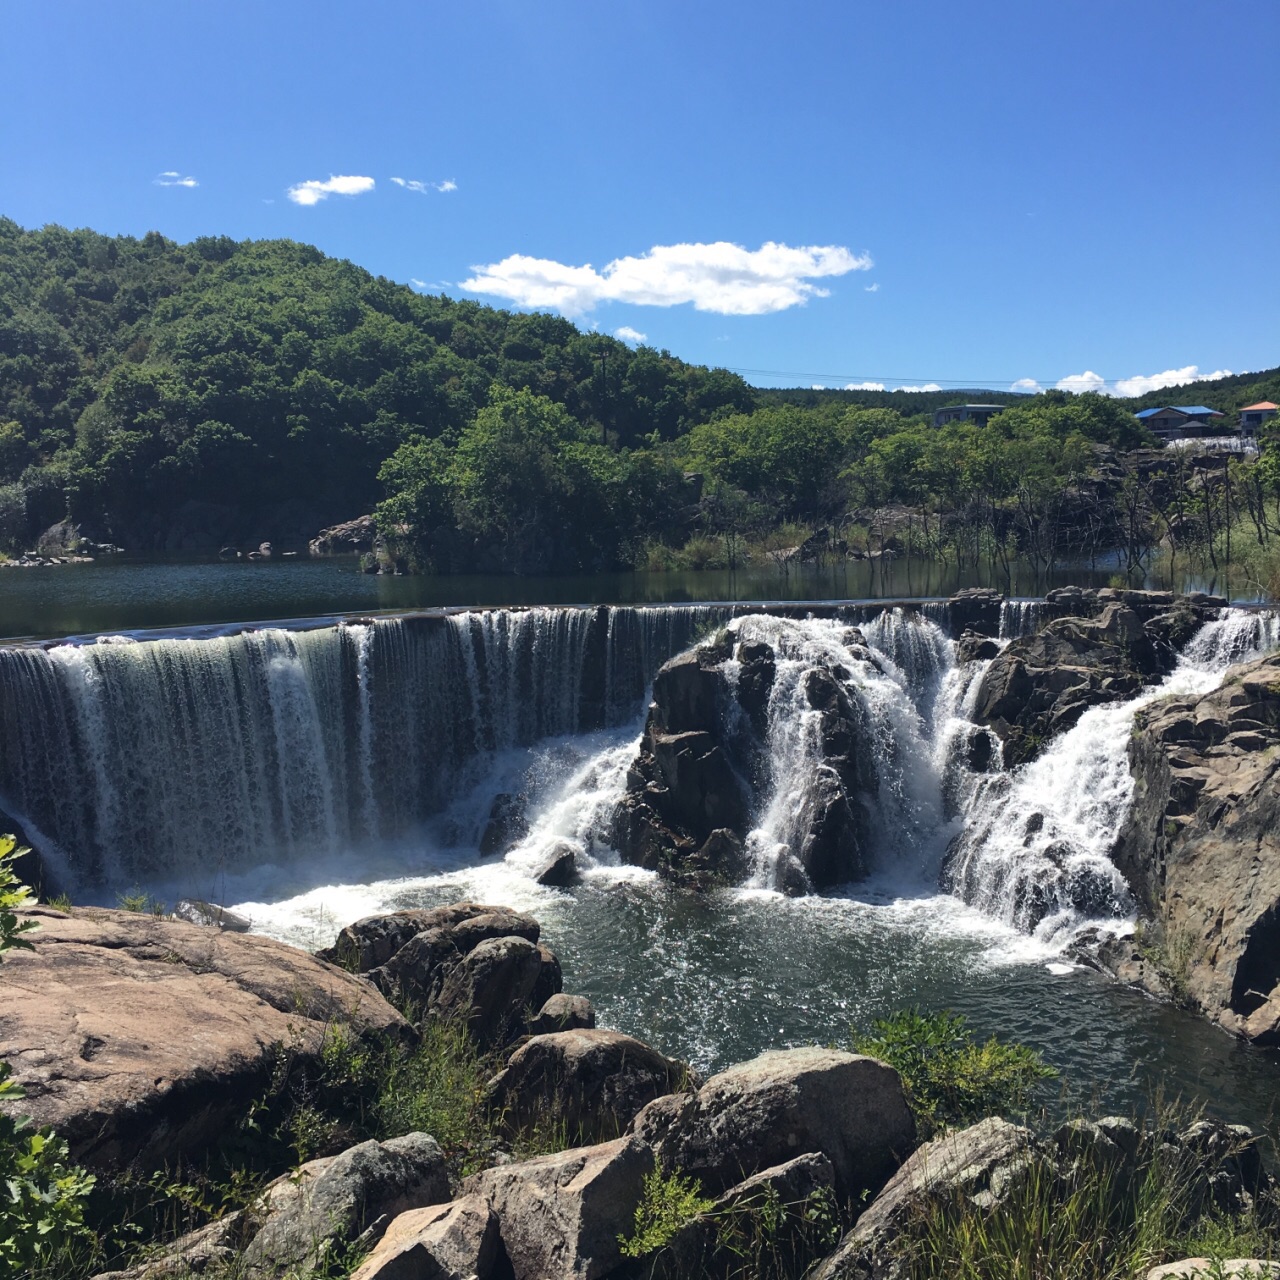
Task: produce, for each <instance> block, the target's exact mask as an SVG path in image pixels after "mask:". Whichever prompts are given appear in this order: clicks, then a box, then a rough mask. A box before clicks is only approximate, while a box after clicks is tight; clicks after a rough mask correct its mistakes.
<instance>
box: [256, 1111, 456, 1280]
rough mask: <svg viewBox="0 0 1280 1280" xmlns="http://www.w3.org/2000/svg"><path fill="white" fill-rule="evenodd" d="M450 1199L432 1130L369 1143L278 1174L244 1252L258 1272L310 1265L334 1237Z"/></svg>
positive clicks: (272, 1273) (370, 1230) (369, 1232)
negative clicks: (284, 1174) (429, 1135)
mask: <svg viewBox="0 0 1280 1280" xmlns="http://www.w3.org/2000/svg"><path fill="white" fill-rule="evenodd" d="M448 1199H449V1176H448V1173H447V1171H446V1168H445V1159H444V1155H443V1154H442V1152H441V1150H440V1147H439V1146H438V1144H437V1143H436V1141H435V1140H434V1139H433V1138H430V1137H428V1136H427V1135H426V1134H424V1133H411V1134H408V1135H407V1136H406V1137H403V1138H392V1139H391V1140H390V1141H388V1142H381V1143H379V1142H372V1141H371V1142H362V1143H360V1144H359V1146H355V1147H351V1148H349V1149H348V1150H346V1151H344V1152H343V1153H342V1154H341V1155H338V1156H332V1157H330V1158H328V1159H325V1160H312V1161H310V1162H308V1163H307V1164H304V1165H302V1166H301V1167H300V1168H299V1169H297V1170H295V1171H294V1172H293V1173H291V1174H289V1175H287V1176H286V1177H283V1178H280V1179H277V1180H276V1182H274V1183H273V1184H272V1185H271V1186H270V1187H269V1188H268V1189H267V1191H266V1192H265V1193H264V1194H263V1196H262V1198H261V1200H260V1201H259V1202H258V1203H257V1204H255V1205H254V1206H252V1208H251V1210H250V1212H249V1215H248V1216H249V1217H251V1218H254V1219H257V1220H259V1221H260V1223H261V1225H260V1226H258V1227H257V1229H256V1230H255V1231H254V1232H253V1238H252V1239H251V1240H250V1241H249V1243H248V1244H247V1245H246V1246H245V1248H244V1251H243V1253H242V1255H241V1265H242V1267H243V1268H244V1270H245V1271H246V1272H247V1273H248V1275H250V1276H261V1277H263V1280H274V1277H277V1276H279V1275H282V1274H286V1273H288V1272H290V1271H291V1270H293V1271H297V1272H303V1271H306V1270H307V1269H308V1268H314V1267H316V1266H317V1265H318V1264H319V1263H320V1262H321V1261H322V1260H323V1259H325V1258H326V1257H327V1256H328V1254H329V1252H330V1251H331V1250H332V1248H333V1245H334V1244H350V1243H353V1242H354V1241H356V1240H358V1239H363V1241H364V1242H367V1241H368V1240H369V1239H370V1237H371V1236H372V1237H373V1238H375V1239H376V1238H377V1236H378V1235H380V1234H381V1232H382V1231H383V1230H384V1229H385V1227H386V1225H387V1223H388V1222H389V1221H390V1220H391V1219H392V1218H394V1217H396V1216H397V1215H398V1214H401V1213H404V1212H406V1211H407V1210H410V1209H419V1208H421V1207H423V1206H424V1205H432V1204H441V1203H443V1202H444V1201H446V1200H448Z"/></svg>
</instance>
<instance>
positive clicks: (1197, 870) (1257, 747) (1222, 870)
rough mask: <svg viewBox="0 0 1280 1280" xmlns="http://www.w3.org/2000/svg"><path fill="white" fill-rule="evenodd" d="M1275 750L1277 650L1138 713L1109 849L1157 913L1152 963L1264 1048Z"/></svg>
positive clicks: (1275, 954)
mask: <svg viewBox="0 0 1280 1280" xmlns="http://www.w3.org/2000/svg"><path fill="white" fill-rule="evenodd" d="M1277 747H1280V655H1277V656H1273V657H1269V658H1263V659H1261V660H1258V661H1255V662H1252V663H1248V664H1246V665H1243V666H1240V667H1235V668H1232V670H1231V671H1230V672H1229V673H1228V675H1227V677H1226V679H1225V680H1224V682H1223V684H1222V685H1221V686H1220V687H1219V688H1217V689H1215V690H1213V691H1212V692H1210V693H1207V694H1204V695H1203V696H1201V697H1189V698H1168V699H1163V700H1161V701H1159V702H1156V703H1153V704H1151V705H1149V706H1147V707H1144V708H1142V709H1140V710H1139V711H1138V713H1137V716H1136V717H1135V721H1134V729H1133V734H1132V737H1131V738H1130V742H1129V765H1130V770H1131V772H1132V774H1133V778H1134V798H1133V803H1132V805H1131V807H1130V810H1129V814H1128V817H1127V819H1126V821H1125V825H1124V827H1123V828H1122V830H1121V833H1120V837H1119V840H1118V841H1117V844H1116V848H1115V851H1114V853H1113V855H1112V856H1113V860H1114V861H1115V863H1116V865H1117V866H1118V867H1119V868H1120V870H1121V871H1122V872H1123V873H1124V875H1125V877H1126V879H1127V880H1128V882H1129V884H1130V886H1131V887H1132V888H1133V891H1134V894H1135V896H1136V897H1137V898H1138V900H1139V901H1140V902H1141V903H1142V904H1143V907H1144V908H1145V910H1146V911H1147V912H1149V913H1150V914H1151V916H1152V917H1153V919H1154V923H1153V925H1152V926H1150V927H1149V930H1148V935H1149V942H1148V948H1147V950H1148V955H1149V956H1150V957H1151V958H1152V959H1154V960H1155V961H1157V962H1158V963H1156V964H1153V965H1151V966H1150V968H1151V969H1152V970H1154V971H1156V973H1157V976H1160V977H1162V978H1163V979H1164V980H1165V981H1166V982H1167V981H1168V980H1169V977H1170V975H1173V977H1174V978H1175V979H1176V981H1177V985H1178V987H1179V988H1180V990H1181V993H1182V995H1183V996H1184V998H1185V999H1186V1000H1187V1001H1189V1002H1190V1003H1191V1004H1192V1005H1193V1006H1195V1007H1197V1008H1199V1009H1201V1010H1202V1011H1203V1012H1204V1013H1205V1014H1207V1015H1208V1016H1209V1017H1210V1018H1212V1019H1214V1020H1215V1021H1217V1022H1218V1023H1220V1024H1221V1025H1222V1026H1223V1027H1225V1028H1226V1029H1227V1030H1229V1031H1232V1032H1234V1033H1235V1034H1237V1035H1240V1036H1243V1037H1245V1038H1246V1039H1249V1040H1252V1041H1254V1042H1255V1043H1258V1044H1262V1045H1278V1044H1280V834H1278V833H1280V774H1278V770H1280V751H1277V750H1276V748H1277ZM1161 969H1163V971H1164V972H1163V973H1162V974H1161V973H1159V970H1161ZM1137 976H1138V978H1139V980H1142V981H1143V985H1144V986H1146V985H1149V984H1148V983H1147V982H1146V981H1145V980H1144V975H1142V974H1139V975H1137Z"/></svg>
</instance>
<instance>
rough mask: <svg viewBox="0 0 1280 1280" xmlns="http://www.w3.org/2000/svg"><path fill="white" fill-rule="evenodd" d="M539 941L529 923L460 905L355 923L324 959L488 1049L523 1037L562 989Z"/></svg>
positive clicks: (506, 911)
mask: <svg viewBox="0 0 1280 1280" xmlns="http://www.w3.org/2000/svg"><path fill="white" fill-rule="evenodd" d="M540 935H541V926H540V925H539V924H538V922H537V921H536V920H535V919H534V918H533V917H532V916H527V915H522V914H521V913H520V912H518V911H512V910H511V909H510V908H509V907H492V906H483V905H480V904H478V903H474V902H458V903H454V904H452V905H451V906H447V907H435V908H431V909H422V910H417V909H414V910H407V911H396V912H393V913H391V914H389V915H382V916H370V917H368V918H366V919H364V920H357V921H356V922H355V924H352V925H348V926H347V927H346V928H345V929H343V930H342V932H341V933H340V934H339V935H338V938H337V941H336V942H335V943H334V944H333V946H332V947H329V948H327V949H326V950H324V951H322V952H320V955H321V956H322V958H324V959H327V960H332V961H334V962H336V963H339V964H342V965H345V966H346V967H347V968H349V969H351V970H352V971H353V972H355V973H359V974H363V975H364V976H365V977H367V978H368V979H369V981H371V982H372V983H373V984H374V985H375V986H376V987H377V988H378V989H379V990H380V991H383V992H385V993H386V994H387V995H388V996H390V997H392V998H394V999H396V1000H397V1001H399V1002H401V1003H405V1002H407V1003H409V1004H412V1005H413V1006H414V1007H416V1008H418V1009H420V1010H421V1011H422V1013H423V1014H424V1015H429V1016H435V1017H441V1018H450V1019H454V1018H456V1019H462V1020H465V1021H466V1023H467V1025H468V1026H469V1027H470V1029H471V1032H472V1034H473V1035H474V1036H475V1038H476V1040H477V1042H478V1043H479V1044H481V1045H482V1046H484V1047H486V1048H490V1047H495V1046H501V1045H506V1044H510V1043H511V1042H512V1041H513V1040H515V1039H517V1038H518V1037H519V1036H521V1035H522V1034H524V1031H525V1027H526V1024H527V1023H528V1022H529V1020H530V1019H531V1018H533V1017H535V1016H536V1015H537V1014H538V1012H539V1011H540V1010H541V1009H542V1008H543V1006H544V1005H545V1004H546V1003H547V1001H548V1000H549V999H550V998H551V997H552V996H554V995H556V994H558V993H559V992H560V990H561V987H562V986H563V979H562V977H561V974H560V962H559V961H558V960H557V959H556V957H555V955H554V953H552V952H551V951H550V950H549V949H548V948H547V947H544V946H541V945H539V943H538V938H539V936H540Z"/></svg>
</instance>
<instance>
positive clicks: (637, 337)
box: [613, 324, 649, 344]
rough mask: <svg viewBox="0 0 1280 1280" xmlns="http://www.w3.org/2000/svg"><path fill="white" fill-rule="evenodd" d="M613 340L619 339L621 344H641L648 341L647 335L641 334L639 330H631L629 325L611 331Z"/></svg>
mask: <svg viewBox="0 0 1280 1280" xmlns="http://www.w3.org/2000/svg"><path fill="white" fill-rule="evenodd" d="M613 336H614V337H615V338H621V339H622V341H623V342H634V343H637V344H639V343H641V342H647V341H648V340H649V335H648V334H647V333H641V332H640V330H639V329H633V328H632V327H631V326H630V325H629V324H624V325H621V326H619V327H618V328H617V329H615V330H614V331H613Z"/></svg>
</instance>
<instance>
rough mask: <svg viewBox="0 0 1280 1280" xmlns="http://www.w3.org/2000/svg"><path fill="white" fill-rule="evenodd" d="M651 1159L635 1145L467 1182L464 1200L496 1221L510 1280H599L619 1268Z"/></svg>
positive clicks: (577, 1153)
mask: <svg viewBox="0 0 1280 1280" xmlns="http://www.w3.org/2000/svg"><path fill="white" fill-rule="evenodd" d="M653 1168H654V1158H653V1152H652V1151H651V1150H650V1148H649V1147H648V1146H647V1145H646V1144H645V1143H643V1142H641V1141H639V1140H638V1139H637V1138H635V1137H624V1138H617V1139H615V1140H614V1141H613V1142H605V1143H601V1144H600V1145H599V1146H594V1147H575V1148H573V1149H571V1150H569V1151H561V1152H557V1153H556V1154H555V1155H549V1156H540V1157H538V1158H536V1159H533V1160H524V1161H521V1162H520V1163H518V1164H509V1165H500V1166H498V1167H497V1168H494V1169H486V1170H485V1171H484V1172H483V1173H477V1174H473V1175H472V1176H471V1177H470V1178H468V1179H467V1180H466V1181H465V1182H464V1183H463V1184H462V1192H463V1195H465V1196H473V1197H475V1198H476V1199H477V1200H479V1201H481V1202H483V1203H484V1204H486V1205H487V1206H488V1208H489V1210H490V1211H491V1212H492V1213H493V1214H494V1215H495V1217H496V1218H497V1220H498V1234H499V1237H500V1240H501V1244H502V1248H503V1250H504V1252H505V1253H506V1256H507V1259H508V1260H509V1262H510V1266H511V1271H510V1274H511V1276H512V1277H513V1278H514V1280H599V1278H600V1277H602V1276H607V1275H608V1274H609V1273H610V1272H611V1271H613V1270H615V1269H616V1268H617V1267H618V1265H619V1264H620V1263H621V1262H622V1253H621V1250H620V1248H619V1243H618V1241H619V1237H625V1236H627V1235H629V1234H630V1233H631V1231H632V1230H633V1228H634V1226H635V1213H636V1206H637V1205H638V1204H639V1203H640V1197H641V1194H642V1191H643V1184H644V1178H645V1175H646V1174H648V1173H650V1172H652V1170H653Z"/></svg>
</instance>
